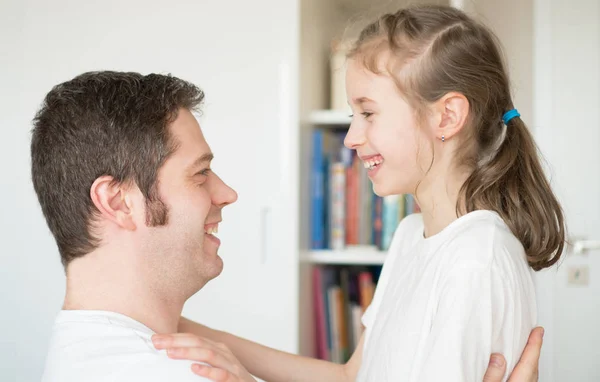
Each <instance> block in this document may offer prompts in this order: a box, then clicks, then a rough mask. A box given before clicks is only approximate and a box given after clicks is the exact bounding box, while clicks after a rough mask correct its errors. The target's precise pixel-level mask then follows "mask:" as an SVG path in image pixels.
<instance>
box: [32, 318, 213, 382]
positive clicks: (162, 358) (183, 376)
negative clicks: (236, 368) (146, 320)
mask: <svg viewBox="0 0 600 382" xmlns="http://www.w3.org/2000/svg"><path fill="white" fill-rule="evenodd" d="M153 334H155V333H154V332H153V331H152V330H151V329H149V328H148V327H146V326H145V325H143V324H141V323H140V322H138V321H136V320H133V319H132V318H130V317H127V316H124V315H122V314H119V313H114V312H106V311H97V310H89V311H86V310H62V311H60V312H59V314H58V316H57V318H56V321H55V324H54V329H53V333H52V339H51V342H50V349H49V352H48V356H47V359H46V367H45V371H44V376H43V378H42V382H82V381H86V382H109V381H110V382H131V381H140V382H164V381H173V382H179V381H183V382H199V381H208V380H207V379H205V378H203V377H200V376H198V375H196V374H194V373H193V372H192V369H191V365H192V363H193V362H192V361H186V360H173V359H170V358H169V357H168V356H167V354H166V352H165V351H164V350H161V351H159V350H156V348H155V347H154V345H153V344H152V339H151V337H152V335H153ZM196 363H197V362H196Z"/></svg>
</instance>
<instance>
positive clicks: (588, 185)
mask: <svg viewBox="0 0 600 382" xmlns="http://www.w3.org/2000/svg"><path fill="white" fill-rule="evenodd" d="M534 20H535V39H534V46H535V64H534V73H535V87H534V108H535V126H534V133H535V135H536V138H537V141H538V144H539V146H540V149H541V152H542V154H543V155H544V157H545V159H546V161H547V162H548V170H549V174H550V175H551V177H552V184H553V185H554V187H555V190H556V191H557V193H558V196H559V198H560V199H561V202H562V204H563V208H564V211H565V215H566V219H567V224H568V230H569V236H570V239H571V241H572V243H571V244H572V246H571V247H569V248H568V250H567V253H566V254H565V257H564V259H563V260H562V261H561V264H560V265H559V266H558V268H553V269H552V270H549V271H544V272H540V273H538V274H537V278H536V283H537V292H538V311H539V321H540V324H542V325H544V326H545V327H546V335H545V338H544V340H545V343H544V346H543V352H542V359H541V365H540V381H542V382H562V381H574V382H592V381H600V364H599V363H598V359H600V326H599V325H598V323H599V322H600V248H599V245H598V244H599V242H598V241H599V240H600V150H599V147H600V27H599V25H600V3H599V2H598V0H579V1H577V2H575V3H572V2H569V1H566V0H548V1H546V0H538V1H536V3H535V18H534Z"/></svg>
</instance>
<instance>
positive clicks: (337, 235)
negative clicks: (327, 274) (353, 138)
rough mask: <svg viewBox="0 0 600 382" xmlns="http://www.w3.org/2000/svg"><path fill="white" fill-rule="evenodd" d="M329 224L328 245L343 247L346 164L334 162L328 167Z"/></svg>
mask: <svg viewBox="0 0 600 382" xmlns="http://www.w3.org/2000/svg"><path fill="white" fill-rule="evenodd" d="M329 200H330V203H329V211H330V212H329V226H330V240H329V242H330V247H331V249H334V250H339V249H343V248H344V247H345V245H346V166H345V165H344V163H343V162H336V163H333V164H332V165H331V168H330V198H329Z"/></svg>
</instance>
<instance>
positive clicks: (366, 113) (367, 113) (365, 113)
mask: <svg viewBox="0 0 600 382" xmlns="http://www.w3.org/2000/svg"><path fill="white" fill-rule="evenodd" d="M360 114H361V115H362V116H363V117H365V119H367V118H369V117H370V116H372V115H373V113H369V112H367V111H365V112H362V113H360ZM350 118H354V114H350Z"/></svg>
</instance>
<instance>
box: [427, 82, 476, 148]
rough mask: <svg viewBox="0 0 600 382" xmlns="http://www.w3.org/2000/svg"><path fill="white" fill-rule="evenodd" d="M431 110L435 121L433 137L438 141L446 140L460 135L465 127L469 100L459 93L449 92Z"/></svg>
mask: <svg viewBox="0 0 600 382" xmlns="http://www.w3.org/2000/svg"><path fill="white" fill-rule="evenodd" d="M433 109H434V113H435V119H436V121H437V126H436V127H435V129H436V131H435V136H436V138H438V139H440V140H442V139H443V140H448V139H451V138H452V137H454V136H455V135H456V134H458V133H460V131H461V130H462V129H463V127H464V126H465V124H466V122H467V117H468V115H469V100H467V97H465V96H464V95H463V94H461V93H457V92H451V93H448V94H446V95H445V96H443V97H442V98H440V99H439V100H438V101H437V102H435V104H434V106H433ZM442 137H443V138H442Z"/></svg>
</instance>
